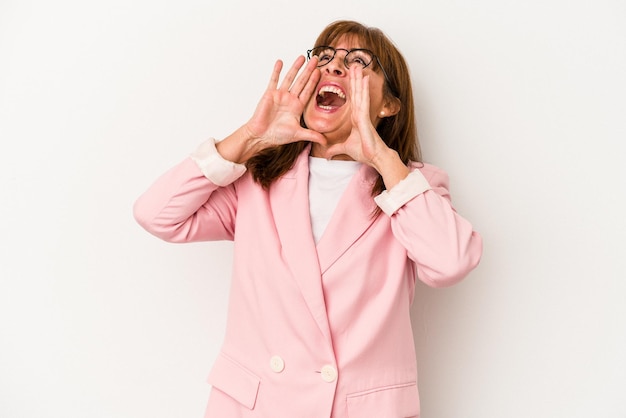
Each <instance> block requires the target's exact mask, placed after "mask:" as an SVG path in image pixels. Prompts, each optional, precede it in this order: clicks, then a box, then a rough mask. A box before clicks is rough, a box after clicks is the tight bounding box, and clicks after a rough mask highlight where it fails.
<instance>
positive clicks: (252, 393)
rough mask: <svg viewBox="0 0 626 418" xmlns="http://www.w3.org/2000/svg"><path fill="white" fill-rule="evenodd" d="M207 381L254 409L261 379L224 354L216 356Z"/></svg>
mask: <svg viewBox="0 0 626 418" xmlns="http://www.w3.org/2000/svg"><path fill="white" fill-rule="evenodd" d="M208 382H209V384H210V385H211V386H213V387H215V388H217V389H219V390H221V391H222V392H224V393H225V394H227V395H228V396H230V397H231V398H233V399H234V400H236V401H237V402H239V403H240V404H242V405H243V406H245V407H246V408H248V409H250V410H252V409H254V405H255V404H256V398H257V394H258V393H259V384H260V382H261V379H259V377H258V376H256V375H255V374H254V373H252V372H251V371H250V370H248V369H247V368H245V367H244V366H242V365H241V364H239V363H238V362H237V361H235V360H234V359H232V358H230V357H229V356H227V355H226V354H224V353H220V354H219V356H218V357H217V360H216V361H215V364H214V365H213V368H212V369H211V373H209V378H208Z"/></svg>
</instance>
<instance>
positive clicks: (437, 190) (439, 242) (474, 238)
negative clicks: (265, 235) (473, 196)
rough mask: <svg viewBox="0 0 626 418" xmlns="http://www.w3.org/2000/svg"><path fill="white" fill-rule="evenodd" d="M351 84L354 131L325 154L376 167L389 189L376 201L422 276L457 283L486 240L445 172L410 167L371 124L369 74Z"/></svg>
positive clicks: (357, 73) (430, 282)
mask: <svg viewBox="0 0 626 418" xmlns="http://www.w3.org/2000/svg"><path fill="white" fill-rule="evenodd" d="M350 85H351V104H352V132H351V134H350V136H349V137H348V139H347V140H346V141H345V142H343V143H340V144H335V145H332V146H330V147H328V148H327V150H326V157H327V158H331V157H332V156H333V155H337V154H346V155H349V156H351V157H352V158H353V159H354V160H356V161H360V162H362V163H364V164H368V165H370V166H371V167H373V168H374V169H376V171H378V173H379V174H380V175H381V177H382V179H383V181H384V183H385V187H386V189H387V190H386V191H384V192H382V193H381V194H380V195H379V196H377V197H376V198H375V200H376V203H377V204H378V205H379V207H380V208H381V209H382V210H383V211H384V212H385V213H386V214H387V215H389V216H390V217H391V228H392V231H393V234H394V236H395V237H396V239H397V240H398V241H399V242H400V243H401V244H402V245H403V246H404V247H405V248H406V250H407V253H408V256H409V258H410V259H411V260H413V261H414V262H415V264H416V266H417V273H418V277H419V279H420V280H422V281H423V282H425V283H426V284H428V285H430V286H433V287H440V286H449V285H452V284H454V283H456V282H458V281H459V280H461V279H462V278H463V277H465V276H466V275H467V274H468V273H469V272H470V271H471V270H472V269H473V268H474V267H476V265H477V264H478V262H479V260H480V257H481V254H482V239H481V237H480V235H479V234H478V233H476V232H475V231H474V230H473V229H472V225H471V224H470V223H469V222H468V221H467V220H465V219H464V218H462V217H461V216H460V215H458V214H457V213H456V211H455V210H454V208H453V207H452V205H451V202H450V194H449V192H448V176H447V174H446V173H445V172H443V171H441V170H439V169H436V168H434V167H432V166H424V168H423V169H422V170H420V169H419V168H418V167H417V166H411V167H407V166H406V165H405V164H404V163H403V162H402V160H401V159H400V157H399V156H398V153H397V152H396V151H395V150H393V149H390V148H389V147H388V146H387V145H386V144H385V143H384V141H383V140H382V139H381V138H380V136H379V135H378V133H377V132H376V129H375V127H374V126H373V124H372V121H371V119H370V99H369V84H368V76H363V73H362V71H361V70H360V69H359V68H356V69H355V71H353V72H351V73H350Z"/></svg>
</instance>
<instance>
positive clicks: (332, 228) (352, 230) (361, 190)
mask: <svg viewBox="0 0 626 418" xmlns="http://www.w3.org/2000/svg"><path fill="white" fill-rule="evenodd" d="M377 177H378V174H377V172H376V170H374V169H373V168H371V167H369V166H366V165H363V166H362V167H361V168H360V169H359V171H358V172H357V173H356V174H355V176H354V177H353V178H352V180H351V181H350V184H348V187H347V188H346V191H345V192H344V193H343V195H342V196H341V199H339V203H338V204H337V208H335V211H334V212H333V216H332V217H331V219H330V222H329V223H328V226H327V227H326V230H325V231H324V234H323V235H322V238H321V239H320V240H319V242H318V244H317V255H318V259H319V265H320V270H321V273H322V274H324V273H325V272H326V270H328V268H329V267H330V266H332V265H333V263H334V262H335V261H336V260H337V259H338V258H339V257H341V256H342V255H343V253H345V252H346V250H347V249H348V248H350V246H351V245H352V244H354V242H355V241H356V240H358V239H359V238H360V237H361V235H363V233H364V232H365V231H366V230H367V229H368V228H369V227H370V225H371V224H372V223H373V222H374V221H375V219H376V217H375V216H374V215H373V214H374V211H375V209H376V202H374V198H373V197H372V194H371V193H372V187H373V185H374V183H375V182H376V179H377Z"/></svg>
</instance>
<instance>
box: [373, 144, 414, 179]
mask: <svg viewBox="0 0 626 418" xmlns="http://www.w3.org/2000/svg"><path fill="white" fill-rule="evenodd" d="M372 167H374V168H375V169H376V171H378V173H379V174H380V175H381V177H382V178H383V182H384V183H385V188H387V189H391V188H392V187H393V186H395V185H396V184H398V183H399V182H400V181H401V180H403V179H404V178H406V176H408V175H409V173H410V172H411V170H410V169H409V167H407V166H406V164H404V163H403V162H402V160H401V159H400V156H399V155H398V152H397V151H396V150H394V149H392V148H389V147H386V148H385V150H384V151H381V152H379V153H377V154H376V156H375V158H374V159H373V161H372Z"/></svg>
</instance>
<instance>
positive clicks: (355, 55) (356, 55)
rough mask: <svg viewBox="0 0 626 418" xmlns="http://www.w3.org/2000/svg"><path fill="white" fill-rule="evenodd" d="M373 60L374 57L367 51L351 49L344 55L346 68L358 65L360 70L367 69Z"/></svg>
mask: <svg viewBox="0 0 626 418" xmlns="http://www.w3.org/2000/svg"><path fill="white" fill-rule="evenodd" d="M373 60H374V55H373V53H372V52H371V51H368V50H367V49H353V50H352V51H350V52H349V53H348V54H347V55H346V63H347V64H348V67H351V66H352V65H353V64H357V65H360V66H361V67H362V68H365V67H367V66H368V65H370V64H371V63H372V61H373Z"/></svg>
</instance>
